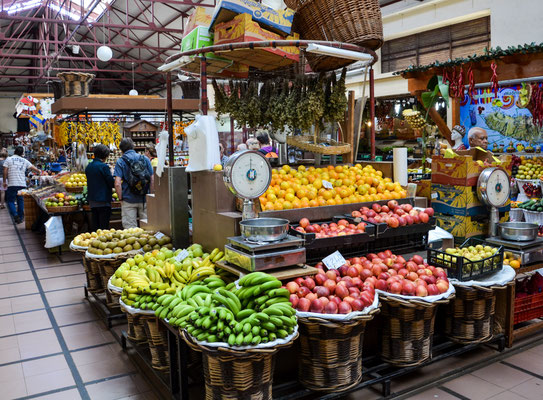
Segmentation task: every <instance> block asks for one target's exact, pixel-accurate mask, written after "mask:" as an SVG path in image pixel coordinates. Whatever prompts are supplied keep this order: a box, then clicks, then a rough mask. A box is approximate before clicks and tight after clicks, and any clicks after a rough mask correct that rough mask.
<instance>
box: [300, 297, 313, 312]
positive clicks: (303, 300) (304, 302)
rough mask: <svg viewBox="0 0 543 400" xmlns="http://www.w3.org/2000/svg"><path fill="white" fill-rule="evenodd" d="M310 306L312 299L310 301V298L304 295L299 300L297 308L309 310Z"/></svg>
mask: <svg viewBox="0 0 543 400" xmlns="http://www.w3.org/2000/svg"><path fill="white" fill-rule="evenodd" d="M310 306H311V301H309V300H308V299H306V298H304V297H302V298H301V299H300V300H298V307H297V310H299V311H309V307H310Z"/></svg>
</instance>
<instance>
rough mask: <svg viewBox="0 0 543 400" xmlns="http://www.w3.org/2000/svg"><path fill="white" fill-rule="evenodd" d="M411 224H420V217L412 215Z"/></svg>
mask: <svg viewBox="0 0 543 400" xmlns="http://www.w3.org/2000/svg"><path fill="white" fill-rule="evenodd" d="M413 223H414V224H420V217H419V216H418V215H413Z"/></svg>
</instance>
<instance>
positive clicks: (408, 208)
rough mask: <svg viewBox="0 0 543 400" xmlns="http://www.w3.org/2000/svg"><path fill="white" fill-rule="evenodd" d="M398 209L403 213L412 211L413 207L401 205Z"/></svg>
mask: <svg viewBox="0 0 543 400" xmlns="http://www.w3.org/2000/svg"><path fill="white" fill-rule="evenodd" d="M400 207H401V209H402V210H404V211H405V212H409V211H411V210H412V209H413V206H412V205H411V204H402V205H401V206H400Z"/></svg>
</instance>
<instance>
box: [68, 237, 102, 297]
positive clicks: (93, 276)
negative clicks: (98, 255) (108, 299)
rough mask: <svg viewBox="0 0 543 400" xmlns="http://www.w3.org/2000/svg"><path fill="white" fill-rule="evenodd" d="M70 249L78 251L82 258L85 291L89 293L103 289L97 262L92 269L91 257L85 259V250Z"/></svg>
mask: <svg viewBox="0 0 543 400" xmlns="http://www.w3.org/2000/svg"><path fill="white" fill-rule="evenodd" d="M72 251H75V252H77V253H80V254H81V256H82V258H83V260H82V263H83V269H84V270H85V276H86V278H87V291H89V292H90V293H100V292H103V291H104V286H103V285H102V279H101V278H100V269H99V267H98V264H95V265H94V271H96V272H93V269H92V268H91V262H92V260H91V259H87V257H85V253H86V251H87V250H83V249H73V248H72Z"/></svg>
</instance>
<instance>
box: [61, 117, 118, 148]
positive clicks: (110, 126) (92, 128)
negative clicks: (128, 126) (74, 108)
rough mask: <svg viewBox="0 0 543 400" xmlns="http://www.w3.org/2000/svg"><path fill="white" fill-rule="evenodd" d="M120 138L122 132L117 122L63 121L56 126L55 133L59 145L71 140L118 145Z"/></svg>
mask: <svg viewBox="0 0 543 400" xmlns="http://www.w3.org/2000/svg"><path fill="white" fill-rule="evenodd" d="M121 139H122V133H121V129H120V127H119V124H117V123H114V122H66V121H64V122H63V123H61V124H60V125H59V126H58V133H55V140H56V141H57V143H58V144H59V145H61V146H64V145H66V144H68V143H72V142H79V143H85V144H88V145H92V144H93V143H102V144H105V145H110V144H115V146H119V143H120V142H121Z"/></svg>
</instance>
